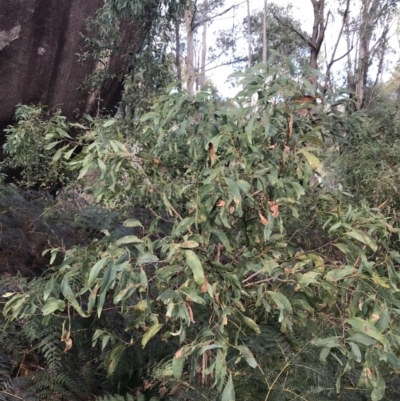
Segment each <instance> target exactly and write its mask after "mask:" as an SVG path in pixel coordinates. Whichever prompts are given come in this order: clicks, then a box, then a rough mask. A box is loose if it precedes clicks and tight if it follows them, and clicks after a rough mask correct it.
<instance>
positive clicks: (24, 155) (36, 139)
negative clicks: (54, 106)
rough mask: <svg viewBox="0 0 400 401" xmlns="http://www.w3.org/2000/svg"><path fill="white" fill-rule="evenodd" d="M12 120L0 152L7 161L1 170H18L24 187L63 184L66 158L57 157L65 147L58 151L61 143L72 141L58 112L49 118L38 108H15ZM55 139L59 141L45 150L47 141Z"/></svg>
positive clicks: (66, 125) (67, 128)
mask: <svg viewBox="0 0 400 401" xmlns="http://www.w3.org/2000/svg"><path fill="white" fill-rule="evenodd" d="M15 120H16V122H17V124H16V125H13V126H10V127H8V128H7V129H6V130H5V132H6V139H7V142H6V143H5V145H4V147H3V148H4V152H5V153H6V155H8V158H7V159H6V161H5V162H4V163H3V165H2V168H4V169H7V168H12V169H21V170H22V171H21V176H22V179H21V185H23V186H25V187H29V186H32V185H36V184H38V183H39V184H40V186H41V187H42V188H47V187H48V186H52V185H54V184H55V183H57V182H62V183H66V182H67V181H68V176H67V175H66V174H65V167H66V160H65V159H66V158H65V155H64V157H63V158H62V157H61V154H62V152H63V151H65V150H66V149H67V147H68V146H67V147H63V148H60V147H58V144H59V143H61V142H62V141H63V140H65V139H72V138H71V137H70V135H69V133H68V131H69V129H70V125H69V124H68V123H67V121H66V118H65V117H63V116H62V115H61V112H60V111H56V112H55V113H52V114H51V113H47V112H45V111H44V110H43V108H42V107H41V106H25V105H18V106H17V109H16V112H15ZM55 136H56V137H58V138H59V139H60V140H59V141H58V142H53V143H52V144H51V146H48V144H49V139H51V138H54V137H55Z"/></svg>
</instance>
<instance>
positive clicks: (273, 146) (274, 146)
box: [268, 144, 277, 149]
mask: <svg viewBox="0 0 400 401" xmlns="http://www.w3.org/2000/svg"><path fill="white" fill-rule="evenodd" d="M276 146H277V144H275V145H271V146H269V147H268V149H275V148H276Z"/></svg>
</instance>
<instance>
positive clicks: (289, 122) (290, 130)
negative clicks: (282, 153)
mask: <svg viewBox="0 0 400 401" xmlns="http://www.w3.org/2000/svg"><path fill="white" fill-rule="evenodd" d="M292 134H293V113H290V117H289V118H288V120H287V136H288V139H290V138H291V137H292Z"/></svg>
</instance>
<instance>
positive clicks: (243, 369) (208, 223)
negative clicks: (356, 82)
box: [3, 62, 400, 401]
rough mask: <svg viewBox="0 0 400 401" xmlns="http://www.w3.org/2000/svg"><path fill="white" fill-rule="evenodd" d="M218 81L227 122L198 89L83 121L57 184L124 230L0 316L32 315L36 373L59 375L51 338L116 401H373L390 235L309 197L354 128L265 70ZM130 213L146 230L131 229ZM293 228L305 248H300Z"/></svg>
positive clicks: (384, 342)
mask: <svg viewBox="0 0 400 401" xmlns="http://www.w3.org/2000/svg"><path fill="white" fill-rule="evenodd" d="M288 67H290V63H289V62H288ZM236 77H238V78H240V79H241V84H242V91H241V92H240V93H239V94H238V95H237V97H236V98H235V99H232V101H231V102H230V104H229V106H228V107H226V106H221V105H220V104H219V103H218V101H217V100H215V99H214V98H213V96H212V94H211V93H210V92H208V91H207V90H205V91H202V92H200V93H198V94H197V95H196V96H195V97H191V96H188V95H187V93H185V92H177V91H176V90H174V88H172V87H171V88H169V89H168V90H167V92H166V93H165V95H163V96H160V97H159V98H157V99H156V100H155V101H154V105H153V108H152V110H151V111H150V112H149V113H147V114H145V115H143V116H142V117H141V118H140V120H137V119H133V120H123V119H122V120H119V119H118V118H113V119H109V120H107V121H104V120H101V119H92V118H89V117H88V123H87V126H83V125H82V128H81V129H82V134H81V135H80V136H79V137H78V138H77V139H76V143H77V144H78V145H79V146H80V148H81V149H82V151H81V152H80V153H79V155H77V156H76V157H74V158H73V159H72V160H70V161H69V162H68V169H69V170H71V171H76V173H77V175H78V180H81V181H85V176H87V175H90V176H91V178H90V180H89V179H88V180H87V181H86V184H85V185H89V187H90V188H89V189H90V190H91V191H92V193H93V195H94V198H95V199H96V201H97V202H99V204H100V205H103V207H106V208H109V209H114V210H116V211H117V212H118V213H120V216H123V218H124V223H123V225H124V228H125V229H126V231H115V232H111V231H110V230H108V228H107V227H104V230H103V234H104V235H103V237H101V238H98V239H96V240H94V241H93V242H92V243H91V244H90V245H88V246H80V247H73V248H71V249H67V250H65V254H64V255H63V256H64V260H63V262H62V263H61V264H55V265H54V266H53V267H51V268H49V269H48V270H47V271H46V272H45V273H44V274H43V275H42V276H41V277H38V278H35V279H33V280H25V281H24V283H22V284H20V286H19V288H17V289H13V290H10V291H9V293H8V294H6V296H7V298H6V300H5V302H6V303H5V305H4V309H3V313H4V316H5V317H6V318H7V319H8V321H10V324H12V322H19V321H21V320H23V321H25V322H27V327H28V328H29V327H30V326H29V324H33V323H32V322H33V321H36V320H37V319H38V317H39V316H40V315H41V316H42V317H41V320H40V322H41V324H42V325H43V327H42V328H41V332H42V333H43V336H41V337H40V341H39V338H38V339H37V341H38V343H37V348H38V351H39V352H40V354H41V355H42V357H43V358H44V360H45V361H46V366H47V367H48V368H47V370H46V371H49V372H50V371H55V372H63V373H65V372H64V371H63V370H62V369H61V368H60V366H59V365H57V364H58V363H59V360H58V359H57V358H54V356H55V355H58V353H59V352H60V351H62V348H60V346H59V338H61V339H62V340H63V342H64V343H65V346H68V344H70V343H69V341H68V340H69V339H70V338H72V339H73V340H74V341H73V343H72V347H73V348H72V352H73V350H74V347H75V348H76V349H85V347H84V346H83V348H82V345H79V344H77V343H76V340H75V336H77V338H80V334H79V333H81V332H83V331H85V332H86V333H87V335H86V337H85V341H91V343H92V345H93V348H92V349H91V352H92V353H93V355H91V356H90V357H89V359H88V360H93V359H96V361H97V363H98V364H99V366H101V369H102V370H103V371H104V372H105V373H106V374H107V376H108V383H109V385H110V387H112V388H113V389H114V391H113V390H111V391H110V393H111V394H114V393H116V394H120V395H121V397H123V396H124V395H125V394H127V393H131V389H133V388H135V386H134V385H132V384H131V382H132V381H133V380H134V379H135V377H136V378H137V376H139V377H140V378H143V377H146V376H147V377H151V378H152V379H151V384H152V387H151V388H150V387H146V380H144V379H143V382H142V384H141V385H140V386H139V391H140V392H142V393H143V394H144V393H145V391H146V390H149V389H150V390H152V391H154V392H155V394H150V395H149V397H152V396H153V397H154V396H158V395H160V396H162V395H165V396H167V394H168V391H169V392H170V393H171V394H172V393H173V391H174V390H176V384H177V382H184V383H186V384H187V385H188V386H190V387H191V388H193V387H196V385H195V383H196V381H197V383H200V384H201V385H204V386H206V387H207V386H213V387H215V388H216V389H217V390H218V391H219V392H220V394H221V395H220V397H221V400H222V401H228V400H229V401H231V400H234V399H235V391H237V394H238V399H263V400H268V401H271V400H278V399H280V400H285V399H288V400H289V399H299V400H300V399H301V400H314V399H318V400H324V399H329V397H335V396H336V397H338V396H339V395H341V396H343V397H349V399H355V400H357V399H360V400H361V399H362V396H364V394H367V395H368V396H369V397H370V398H371V400H373V401H377V400H381V399H383V397H384V394H385V386H386V383H390V379H391V376H392V374H393V372H395V371H396V370H398V369H399V368H400V359H399V358H398V356H399V348H400V342H399V341H398V338H399V335H400V332H399V326H398V323H397V321H398V313H399V312H398V311H399V300H398V286H399V284H400V276H399V273H398V263H399V261H400V255H399V253H398V252H397V251H396V249H395V248H394V247H393V245H392V242H393V241H392V240H394V239H396V237H397V235H398V231H397V229H396V228H394V227H393V225H391V224H390V222H389V221H388V220H387V218H386V217H385V216H384V215H382V214H381V213H380V212H379V211H377V210H374V209H370V208H369V207H368V206H367V205H366V204H361V205H358V206H351V205H347V204H346V203H344V201H343V199H342V196H341V194H340V193H338V194H336V193H327V192H322V191H320V190H319V188H310V180H311V178H312V177H313V176H314V174H315V170H316V169H317V168H318V167H319V165H320V159H321V153H322V151H323V143H324V140H325V138H336V137H339V136H341V135H342V133H343V131H350V130H352V129H359V130H361V129H362V128H363V125H362V124H363V120H362V119H361V118H360V116H359V115H357V114H354V115H346V114H343V113H341V112H339V111H338V110H337V109H336V107H335V106H333V107H331V108H325V107H323V106H322V105H321V106H318V105H316V106H315V107H312V109H310V108H309V106H308V105H307V103H306V102H304V103H303V102H302V101H301V99H302V98H303V96H304V95H305V94H307V93H308V94H309V93H310V90H311V89H310V84H309V82H308V81H307V79H306V78H302V79H299V80H298V81H297V80H296V81H294V80H292V79H291V78H289V77H288V76H287V75H283V76H281V75H279V74H278V72H277V69H275V68H274V67H273V66H267V67H259V66H256V67H254V68H253V69H251V70H249V71H247V72H246V73H240V74H236ZM299 82H300V83H299ZM339 96H340V95H339ZM299 99H300V100H299ZM339 99H341V100H340V101H342V102H343V97H339ZM304 110H306V111H307V113H304ZM57 135H58V136H57ZM60 140H63V139H62V138H61V137H60V134H56V135H54V136H53V137H52V138H48V141H49V143H48V145H46V146H48V147H51V146H52V145H53V144H54V143H55V142H58V141H60ZM67 144H68V143H67ZM63 145H64V143H62V144H60V146H63ZM61 149H64V150H63V151H62V152H61V155H60V156H61V157H63V155H64V156H67V157H65V159H66V160H69V159H70V156H69V157H68V152H69V150H67V147H66V145H65V147H64V148H61ZM53 158H56V155H54V156H53ZM138 205H141V206H143V207H146V208H147V210H148V213H149V214H150V215H151V216H152V219H151V220H150V221H149V220H146V219H145V218H143V216H136V215H135V213H134V211H135V207H137V206H138ZM303 215H304V216H306V218H303ZM310 227H311V228H312V229H313V230H314V231H316V232H317V233H320V234H319V240H318V241H315V243H314V242H313V239H312V238H309V242H308V243H307V244H306V243H305V241H304V237H305V236H306V234H307V230H308V229H309V228H310ZM53 322H54V323H57V322H58V325H57V324H56V325H55V326H54V323H53ZM62 322H63V323H62ZM28 323H29V324H28ZM79 325H82V326H83V327H84V328H85V329H81V328H79ZM47 326H48V327H49V329H47ZM53 328H55V330H56V331H52V330H53ZM57 330H58V331H57ZM56 332H58V333H59V336H58V337H57V336H56V335H55V334H54V333H56ZM272 338H273V340H270V339H272ZM45 339H47V340H48V341H45ZM84 344H87V343H86V342H84ZM161 345H162V346H161ZM152 347H154V348H153V351H152V352H151V353H150V352H149V350H150V349H151V348H152ZM154 349H157V352H154ZM72 352H68V350H67V352H66V355H67V356H69V355H72ZM141 352H142V354H141ZM84 355H85V356H86V355H87V354H86V353H85V354H84ZM140 355H142V359H141V360H142V363H138V362H136V360H135V359H134V358H135V357H136V358H138V357H139V356H140ZM151 355H153V356H151ZM86 357H87V356H86ZM63 359H64V357H62V358H61V366H65V365H63ZM138 366H141V367H143V366H147V369H145V368H143V370H141V371H140V370H139V372H138V368H137V367H138ZM67 371H68V370H67ZM241 374H244V375H245V376H243V379H242V377H241V376H240V375H241ZM57 377H58V376H56V378H57ZM53 380H55V381H54V383H55V384H54V386H55V385H56V384H57V385H58V384H59V383H62V385H63V386H64V388H65V391H72V387H71V386H70V385H69V383H70V381H69V380H67V379H66V378H64V379H60V380H62V381H61V382H60V381H57V380H58V379H53ZM254 382H257V387H256V386H255V385H253V384H252V383H254ZM356 386H358V387H359V388H360V390H354V389H355V388H356ZM197 387H198V386H197ZM47 388H49V389H50V387H47ZM54 388H55V387H54ZM235 388H236V390H235ZM249 388H250V390H249ZM196 390H197V391H198V388H197V389H196ZM252 391H253V392H252ZM198 393H199V391H198V392H197V394H198ZM103 394H104V393H103ZM171 394H170V397H172V395H171ZM181 394H182V392H181ZM239 395H240V397H241V398H239ZM146 396H147V394H146ZM358 396H359V397H358ZM107 397H113V396H107ZM116 397H117V398H116V399H122V398H121V397H119V398H118V396H116ZM357 397H358V398H357ZM103 399H104V397H103ZM106 399H107V398H106ZM111 399H113V398H111ZM114 399H115V397H114ZM189 399H190V398H189ZM193 399H195V398H193ZM211 399H212V398H211Z"/></svg>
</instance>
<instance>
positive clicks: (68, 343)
mask: <svg viewBox="0 0 400 401" xmlns="http://www.w3.org/2000/svg"><path fill="white" fill-rule="evenodd" d="M64 342H65V349H64V354H66V353H67V352H68V351H69V350H70V349H71V348H72V338H66V339H65V341H64Z"/></svg>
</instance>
